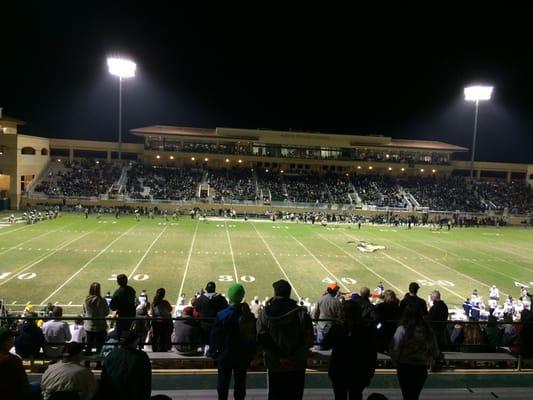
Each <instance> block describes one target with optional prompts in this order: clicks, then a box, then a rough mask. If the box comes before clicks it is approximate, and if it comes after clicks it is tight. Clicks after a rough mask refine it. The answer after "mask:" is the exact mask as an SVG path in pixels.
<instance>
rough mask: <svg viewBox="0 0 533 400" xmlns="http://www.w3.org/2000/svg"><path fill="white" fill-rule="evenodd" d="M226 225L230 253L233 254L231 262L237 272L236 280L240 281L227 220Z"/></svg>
mask: <svg viewBox="0 0 533 400" xmlns="http://www.w3.org/2000/svg"><path fill="white" fill-rule="evenodd" d="M224 225H225V226H226V236H227V237H228V244H229V253H230V254H231V262H232V263H233V272H234V273H235V282H237V283H239V275H238V274H237V266H236V265H235V256H234V255H233V247H232V245H231V239H230V236H229V229H228V225H227V224H226V221H224Z"/></svg>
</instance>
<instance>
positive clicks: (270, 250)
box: [252, 224, 301, 298]
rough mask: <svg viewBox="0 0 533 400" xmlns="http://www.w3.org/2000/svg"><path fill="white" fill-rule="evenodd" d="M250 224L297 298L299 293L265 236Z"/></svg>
mask: <svg viewBox="0 0 533 400" xmlns="http://www.w3.org/2000/svg"><path fill="white" fill-rule="evenodd" d="M252 226H253V227H254V229H255V233H257V235H258V236H259V237H260V238H261V240H262V241H263V243H264V244H265V246H266V248H267V249H268V251H269V252H270V255H271V256H272V258H273V259H274V261H275V262H276V264H277V265H278V268H279V269H280V271H281V272H282V273H283V276H285V278H286V279H287V282H289V284H290V285H291V287H292V290H294V293H295V294H296V296H298V298H300V297H301V296H300V294H299V293H298V290H296V286H294V284H293V283H292V282H291V280H290V279H289V277H288V276H287V273H286V272H285V270H284V269H283V267H282V266H281V264H280V263H279V261H278V259H277V258H276V256H275V255H274V252H273V251H272V249H271V248H270V246H269V245H268V243H267V242H266V240H265V238H263V235H261V233H260V232H259V231H258V230H257V228H256V227H255V224H252Z"/></svg>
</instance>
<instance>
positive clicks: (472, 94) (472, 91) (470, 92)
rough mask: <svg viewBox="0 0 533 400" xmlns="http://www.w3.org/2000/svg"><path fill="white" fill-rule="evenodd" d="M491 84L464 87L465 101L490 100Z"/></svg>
mask: <svg viewBox="0 0 533 400" xmlns="http://www.w3.org/2000/svg"><path fill="white" fill-rule="evenodd" d="M493 89H494V87H493V86H481V85H477V86H469V87H466V88H465V100H466V101H480V100H490V97H491V96H492V90H493Z"/></svg>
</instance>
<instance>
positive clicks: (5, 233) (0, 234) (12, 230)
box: [0, 225, 32, 236]
mask: <svg viewBox="0 0 533 400" xmlns="http://www.w3.org/2000/svg"><path fill="white" fill-rule="evenodd" d="M30 226H32V225H26V226H23V227H22V228H17V229H11V230H9V231H7V232H2V233H0V236H2V235H8V234H10V233H13V232H16V231H20V230H21V229H24V228H29V227H30Z"/></svg>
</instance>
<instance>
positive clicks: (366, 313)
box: [359, 287, 377, 327]
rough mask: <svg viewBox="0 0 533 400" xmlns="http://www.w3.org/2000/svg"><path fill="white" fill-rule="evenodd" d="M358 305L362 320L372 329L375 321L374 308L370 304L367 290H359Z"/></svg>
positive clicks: (363, 288) (364, 288)
mask: <svg viewBox="0 0 533 400" xmlns="http://www.w3.org/2000/svg"><path fill="white" fill-rule="evenodd" d="M359 305H360V306H361V312H362V315H363V320H364V321H365V322H366V323H367V324H368V326H371V327H374V326H375V324H376V321H377V315H376V306H375V305H374V304H372V303H371V302H370V289H369V288H367V287H362V288H361V290H359Z"/></svg>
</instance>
